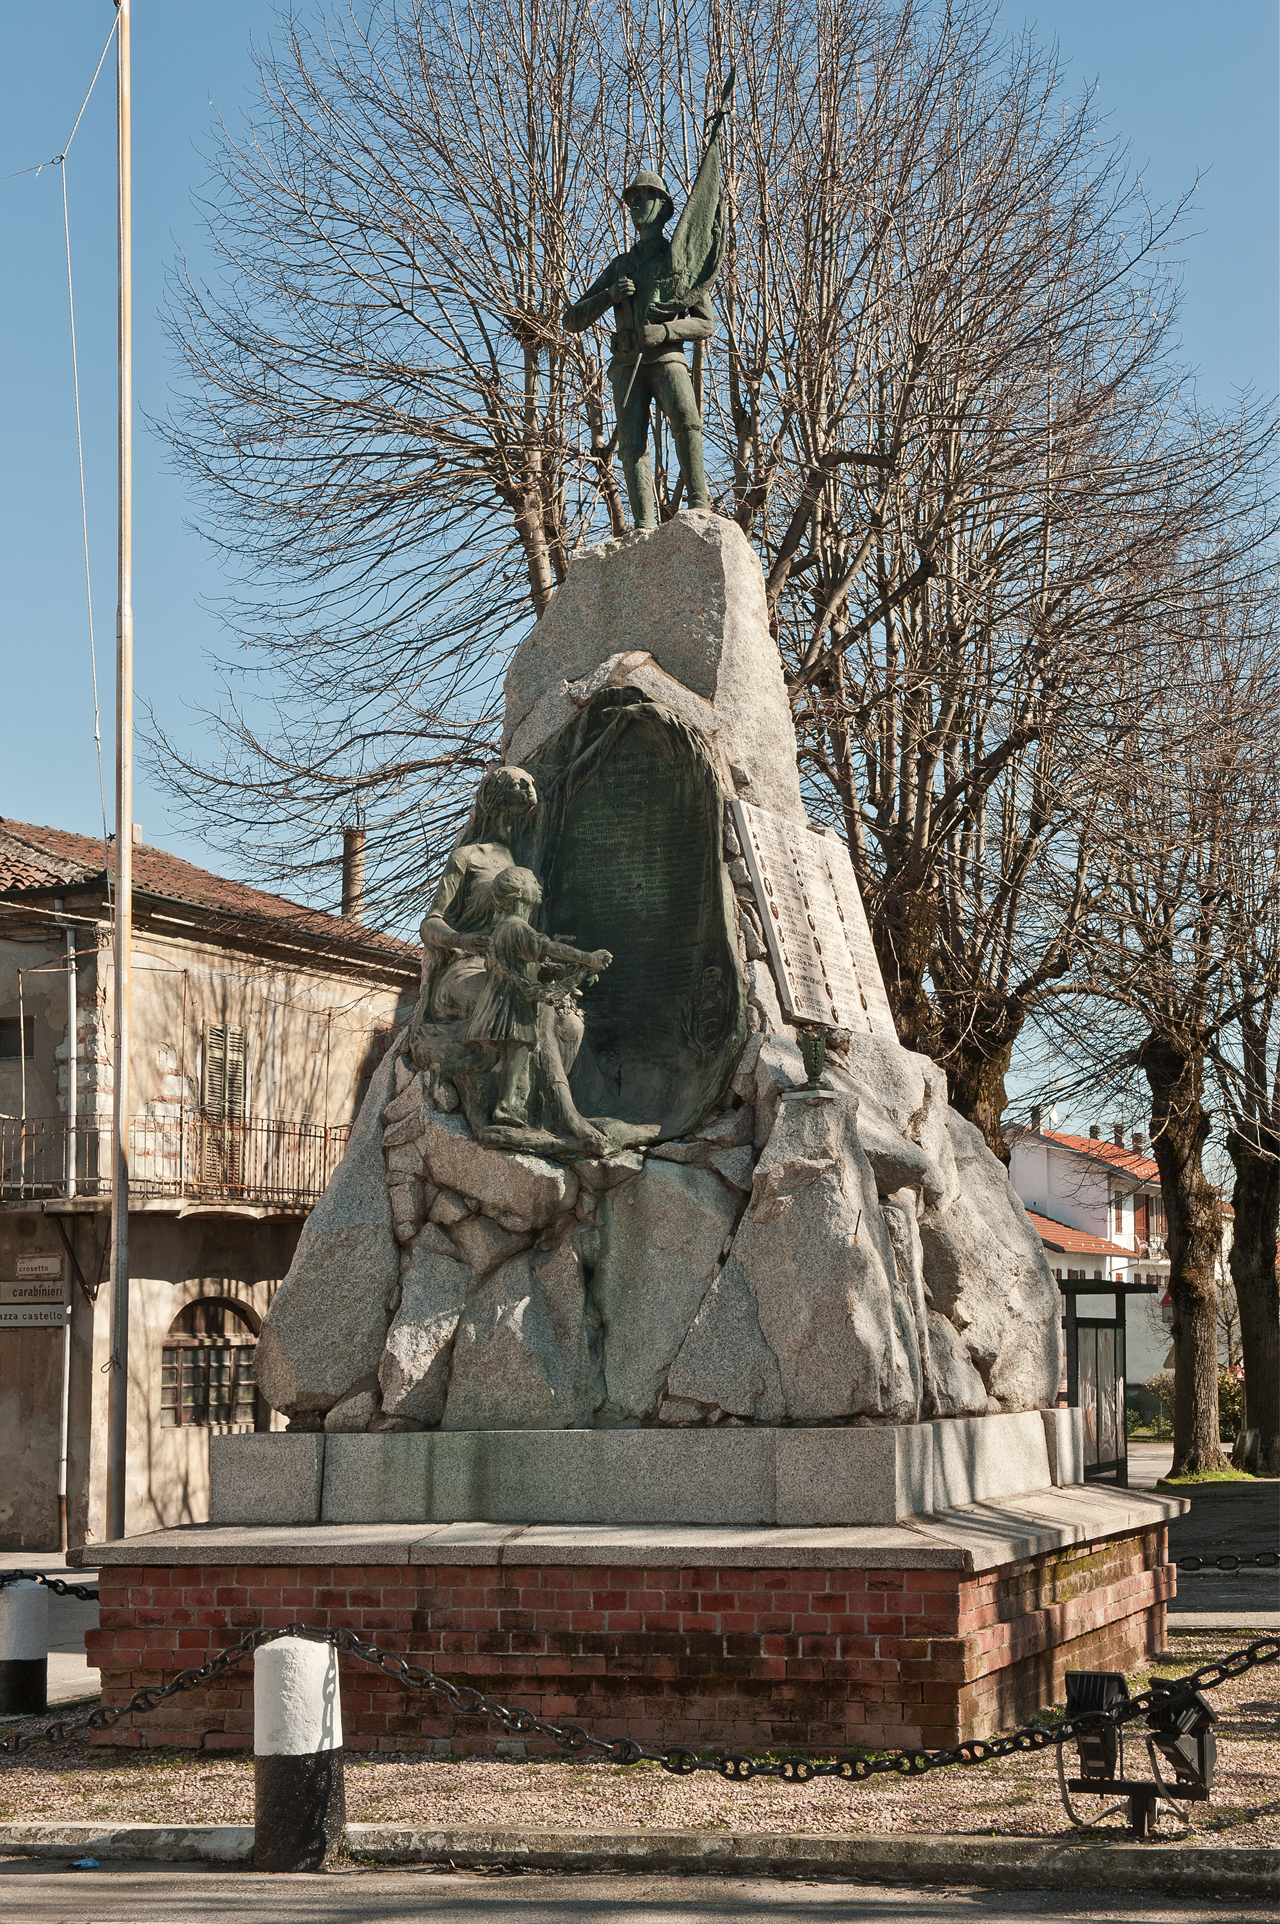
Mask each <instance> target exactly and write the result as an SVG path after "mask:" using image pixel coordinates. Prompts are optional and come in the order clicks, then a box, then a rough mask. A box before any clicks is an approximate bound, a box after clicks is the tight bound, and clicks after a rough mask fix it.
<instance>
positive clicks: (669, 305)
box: [564, 71, 733, 528]
mask: <svg viewBox="0 0 1280 1924" xmlns="http://www.w3.org/2000/svg"><path fill="white" fill-rule="evenodd" d="M732 93H733V73H732V71H731V72H730V74H729V78H728V80H727V82H726V83H725V86H724V89H723V92H722V93H721V96H720V108H719V112H718V113H716V114H715V116H714V117H713V119H712V121H711V123H710V125H709V127H708V129H707V139H706V147H705V150H704V153H703V156H702V163H701V165H700V166H699V168H698V176H697V179H696V180H695V181H694V183H693V186H692V188H691V189H690V190H689V198H688V200H687V201H686V202H685V205H684V208H683V210H682V212H681V215H680V218H679V220H678V221H677V222H676V229H675V232H674V234H673V235H672V236H671V238H670V240H668V239H667V237H666V236H665V234H664V233H663V231H662V230H663V228H664V227H665V226H666V224H667V222H668V221H669V220H670V219H671V216H672V214H674V212H675V207H674V204H673V202H672V199H671V196H670V194H669V193H668V192H667V189H666V186H665V185H664V183H663V181H662V180H661V179H660V177H659V176H658V175H657V174H653V173H650V172H649V171H648V169H647V168H646V169H644V170H643V171H642V172H641V173H638V174H637V175H636V177H635V179H634V180H633V181H632V183H631V185H630V186H629V187H628V188H627V189H626V190H625V192H624V193H623V196H622V198H623V201H624V202H625V203H626V206H627V209H628V211H629V213H630V215H631V218H632V220H633V221H634V222H635V225H636V239H635V242H634V243H633V245H632V246H630V247H629V248H628V249H627V251H626V253H625V254H619V255H617V257H616V258H615V259H613V260H611V261H610V262H609V265H608V266H607V267H606V268H605V270H604V272H603V274H600V275H598V276H597V277H596V279H595V280H594V281H592V283H591V285H590V287H589V288H588V289H587V291H586V293H585V294H584V295H583V296H582V298H581V300H578V301H574V302H573V304H572V306H570V307H567V308H566V309H565V313H564V325H565V327H566V328H568V330H569V331H570V333H573V334H581V333H582V331H583V329H584V328H588V327H590V326H591V325H592V323H593V322H594V321H598V320H599V319H600V318H601V316H602V315H603V314H604V313H605V312H606V311H607V310H608V309H609V308H612V309H613V310H614V333H613V339H612V342H611V346H612V348H613V358H612V360H611V361H610V363H609V378H610V381H611V382H612V384H613V401H614V409H615V412H616V415H617V422H618V426H617V440H618V452H619V453H620V454H621V456H622V472H623V474H624V475H625V476H626V482H627V498H628V500H629V501H630V503H631V513H632V516H633V517H634V520H635V524H636V526H637V528H652V527H654V526H655V525H656V521H657V517H656V514H655V511H654V500H653V466H652V463H651V461H650V459H649V421H650V414H651V410H652V404H653V403H654V402H655V401H656V402H657V404H658V406H659V407H660V408H661V410H662V412H663V414H664V415H665V417H666V419H667V421H668V422H669V424H670V427H671V432H672V436H673V438H674V440H675V444H676V453H677V454H678V456H679V458H680V478H681V481H682V482H683V484H684V496H685V500H686V502H687V503H688V505H689V507H691V508H709V507H710V505H711V502H710V498H709V496H708V494H707V480H706V475H705V474H704V472H703V466H702V380H701V367H702V360H701V356H702V343H703V342H704V341H706V340H708V339H709V338H710V336H711V335H712V334H713V333H714V332H715V326H716V320H715V314H714V312H713V310H712V306H711V300H710V290H711V288H712V286H713V285H714V283H715V280H716V277H717V276H718V274H719V272H720V267H721V263H722V261H723V259H724V249H725V207H724V191H723V186H722V181H721V174H720V133H721V129H722V127H723V126H724V122H725V119H726V117H727V115H728V112H729V101H730V98H731V96H732ZM686 341H692V342H693V344H694V349H693V352H694V374H693V377H692V378H691V377H690V374H689V365H688V362H687V361H686V360H685V358H684V344H685V342H686Z"/></svg>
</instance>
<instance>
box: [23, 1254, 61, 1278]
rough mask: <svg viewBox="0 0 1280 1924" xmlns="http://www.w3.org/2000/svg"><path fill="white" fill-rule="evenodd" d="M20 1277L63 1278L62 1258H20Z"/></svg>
mask: <svg viewBox="0 0 1280 1924" xmlns="http://www.w3.org/2000/svg"><path fill="white" fill-rule="evenodd" d="M16 1267H17V1271H18V1274H19V1276H61V1274H62V1258H61V1256H19V1258H18V1261H17V1265H16Z"/></svg>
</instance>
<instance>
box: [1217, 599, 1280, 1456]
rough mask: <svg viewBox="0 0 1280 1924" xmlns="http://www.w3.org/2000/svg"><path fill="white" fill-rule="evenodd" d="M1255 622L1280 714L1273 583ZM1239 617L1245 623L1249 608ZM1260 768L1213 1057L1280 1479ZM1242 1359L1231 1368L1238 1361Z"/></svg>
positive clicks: (1277, 1127) (1274, 1116)
mask: <svg viewBox="0 0 1280 1924" xmlns="http://www.w3.org/2000/svg"><path fill="white" fill-rule="evenodd" d="M1259 589H1260V592H1259V593H1258V594H1257V596H1256V597H1255V601H1254V610H1253V620H1254V628H1255V634H1256V637H1257V645H1258V646H1259V648H1260V650H1261V651H1262V653H1263V655H1264V659H1265V660H1266V662H1267V665H1268V668H1269V669H1270V671H1271V674H1272V680H1271V685H1270V691H1269V702H1270V708H1271V713H1272V715H1274V714H1275V713H1276V711H1277V707H1278V706H1280V666H1278V665H1277V664H1278V663H1280V647H1278V636H1277V620H1276V616H1277V599H1276V589H1275V584H1274V580H1273V579H1268V580H1265V581H1263V582H1261V583H1260V584H1259ZM1240 613H1241V614H1242V615H1245V614H1246V613H1247V604H1245V605H1242V606H1241V609H1240ZM1260 748H1261V752H1260V755H1259V758H1258V762H1257V764H1256V767H1255V770H1254V779H1255V782H1256V784H1257V790H1258V794H1257V808H1256V821H1255V823H1254V832H1253V833H1252V834H1249V835H1246V836H1242V837H1240V838H1239V839H1238V840H1235V841H1234V842H1233V844H1232V846H1231V848H1230V850H1229V859H1228V871H1227V884H1226V886H1227V890H1228V895H1229V902H1230V908H1231V913H1232V918H1233V923H1234V928H1235V942H1234V944H1233V952H1232V954H1231V957H1230V962H1229V966H1228V968H1227V969H1226V970H1225V971H1224V976H1223V988H1222V994H1223V1000H1224V1003H1225V1004H1226V1006H1227V1009H1228V1011H1229V1012H1230V1013H1231V1014H1233V1015H1234V1018H1235V1020H1234V1023H1231V1024H1229V1025H1228V1026H1227V1027H1226V1028H1225V1030H1224V1032H1223V1033H1222V1034H1221V1036H1220V1037H1219V1039H1218V1044H1217V1047H1216V1048H1215V1051H1214V1065H1215V1068H1216V1070H1217V1077H1218V1086H1219V1090H1220V1093H1221V1099H1222V1104H1223V1108H1224V1110H1225V1114H1226V1120H1227V1131H1226V1148H1227V1153H1228V1155H1229V1156H1230V1158H1231V1162H1232V1166H1233V1168H1234V1170H1235V1185H1234V1189H1233V1192H1232V1198H1231V1200H1232V1206H1233V1209H1234V1212H1235V1216H1234V1223H1233V1230H1232V1241H1231V1279H1232V1284H1233V1286H1234V1295H1235V1301H1236V1304H1237V1307H1238V1316H1239V1333H1240V1351H1241V1359H1240V1360H1242V1361H1243V1363H1244V1371H1245V1400H1246V1407H1247V1413H1248V1421H1249V1425H1250V1427H1251V1428H1254V1429H1257V1430H1259V1431H1260V1432H1261V1437H1262V1460H1263V1461H1264V1462H1266V1463H1268V1464H1269V1466H1270V1468H1271V1471H1272V1474H1275V1473H1276V1472H1277V1471H1280V1269H1278V1265H1277V1257H1278V1256H1280V784H1278V783H1277V777H1276V768H1275V761H1274V753H1273V750H1272V747H1271V744H1270V742H1269V741H1268V740H1267V739H1266V737H1265V736H1264V738H1263V741H1262V743H1261V745H1260ZM1231 1360H1234V1359H1231Z"/></svg>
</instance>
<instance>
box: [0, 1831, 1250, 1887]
mask: <svg viewBox="0 0 1280 1924" xmlns="http://www.w3.org/2000/svg"><path fill="white" fill-rule="evenodd" d="M1115 1836H1116V1841H1115V1842H1114V1843H1113V1842H1112V1841H1111V1840H1110V1838H1108V1839H1106V1841H1103V1839H1101V1838H1097V1839H1091V1840H1088V1841H1084V1840H1081V1841H1077V1839H1075V1838H1074V1837H1071V1836H1067V1837H1061V1838H1029V1837H1021V1838H1019V1837H941V1836H935V1837H931V1836H826V1837H817V1836H799V1835H795V1834H792V1833H783V1834H779V1833H773V1832H768V1831H679V1830H672V1831H655V1830H616V1831H580V1830H525V1829H513V1830H505V1829H498V1828H486V1827H482V1826H468V1827H466V1828H457V1829H448V1830H445V1829H431V1828H427V1827H413V1826H398V1825H392V1824H348V1825H347V1828H346V1834H345V1842H346V1848H347V1850H348V1851H349V1852H350V1853H351V1854H352V1855H353V1856H354V1857H357V1858H360V1859H362V1860H363V1861H364V1862H365V1863H368V1864H373V1865H378V1866H383V1865H385V1866H388V1867H389V1866H391V1865H393V1864H445V1863H448V1864H452V1865H454V1866H456V1867H458V1868H460V1869H483V1868H493V1867H497V1866H502V1867H504V1868H509V1869H523V1870H530V1871H592V1872H596V1873H599V1872H601V1871H648V1872H650V1873H653V1872H666V1873H668V1874H674V1875H681V1874H684V1875H690V1876H693V1875H696V1876H704V1877H705V1876H707V1875H709V1874H710V1875H716V1874H721V1875H731V1876H737V1877H804V1878H809V1879H815V1880H820V1881H823V1882H837V1881H840V1880H847V1881H849V1882H862V1883H900V1884H971V1885H995V1886H1000V1887H1006V1888H1011V1889H1012V1888H1017V1889H1022V1890H1035V1889H1042V1890H1043V1889H1069V1888H1084V1889H1093V1888H1102V1887H1104V1886H1106V1887H1109V1888H1117V1887H1123V1888H1125V1889H1128V1890H1142V1891H1164V1892H1173V1893H1175V1894H1185V1895H1187V1896H1205V1897H1222V1896H1227V1895H1231V1896H1246V1897H1271V1896H1274V1895H1275V1893H1276V1890H1277V1888H1280V1850H1269V1849H1263V1850H1246V1849H1230V1848H1216V1847H1214V1846H1212V1845H1207V1846H1202V1845H1188V1844H1169V1845H1165V1844H1161V1843H1159V1842H1155V1843H1150V1844H1136V1843H1130V1842H1127V1841H1124V1833H1122V1832H1117V1833H1116V1834H1115ZM0 1854H7V1855H17V1856H28V1857H71V1856H93V1857H98V1858H101V1859H103V1860H106V1861H111V1860H114V1861H116V1862H120V1861H128V1862H134V1863H139V1862H146V1863H157V1864H166V1863H167V1864H183V1863H205V1864H210V1865H217V1866H220V1867H222V1868H223V1869H234V1868H237V1867H244V1868H248V1867H249V1866H250V1865H251V1864H252V1861H253V1826H252V1825H251V1824H186V1825H167V1824H121V1825H115V1826H112V1825H102V1824H0Z"/></svg>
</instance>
